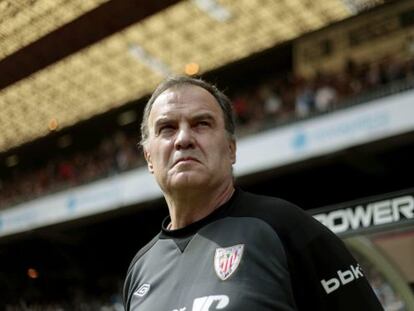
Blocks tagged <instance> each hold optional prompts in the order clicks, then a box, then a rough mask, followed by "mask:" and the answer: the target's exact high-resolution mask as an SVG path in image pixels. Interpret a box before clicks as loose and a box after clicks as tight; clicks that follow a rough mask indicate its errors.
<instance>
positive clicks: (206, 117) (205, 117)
mask: <svg viewBox="0 0 414 311" xmlns="http://www.w3.org/2000/svg"><path fill="white" fill-rule="evenodd" d="M174 119H175V118H174V117H168V116H162V117H160V118H158V119H157V120H156V121H155V123H154V128H159V127H160V126H162V125H164V124H168V123H170V122H174ZM190 120H191V121H200V120H208V121H210V122H215V118H214V117H213V115H212V114H211V113H209V112H202V113H198V114H195V115H194V116H192V117H190Z"/></svg>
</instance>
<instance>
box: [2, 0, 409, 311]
mask: <svg viewBox="0 0 414 311" xmlns="http://www.w3.org/2000/svg"><path fill="white" fill-rule="evenodd" d="M0 16H1V19H0V73H1V74H0V265H1V269H0V309H5V310H61V309H64V310H122V307H121V305H120V299H121V298H120V292H121V287H122V281H123V277H124V275H125V272H126V269H127V266H128V264H129V261H130V260H131V258H132V257H133V255H134V254H135V252H136V251H137V250H138V249H139V248H140V247H141V246H143V245H144V244H145V243H146V241H148V240H149V239H150V238H151V237H152V236H153V235H154V234H156V233H157V232H158V230H159V228H160V222H161V220H162V219H163V217H165V216H166V214H167V209H166V207H165V204H164V202H163V200H162V199H161V194H160V192H159V190H158V189H157V187H156V185H155V183H154V182H153V181H152V179H151V177H150V176H148V173H146V169H145V165H144V162H143V159H142V155H141V154H140V150H139V149H138V148H137V147H136V144H137V142H138V139H139V132H138V127H139V122H140V118H141V115H142V109H143V106H144V104H145V100H146V99H147V98H148V95H149V94H150V92H151V90H152V89H153V88H154V86H155V85H156V84H157V83H158V82H159V81H161V80H162V78H163V77H165V76H167V75H169V74H173V73H181V74H188V75H194V76H201V77H203V78H206V79H207V80H209V81H212V82H214V83H216V84H217V85H218V87H219V88H221V89H224V90H225V92H226V93H227V94H228V95H229V96H230V98H231V99H232V101H233V104H234V107H235V111H236V119H237V123H238V134H237V135H238V137H239V138H238V139H239V145H238V163H237V165H236V167H235V175H236V182H237V184H238V185H240V186H241V187H243V188H244V189H246V190H251V191H254V192H257V193H263V194H269V195H273V196H279V197H282V198H285V199H287V200H290V201H292V202H294V203H296V204H298V205H299V206H301V207H302V208H303V209H305V210H307V211H309V213H311V214H313V215H314V216H315V217H316V218H317V219H319V220H320V221H322V222H323V223H324V224H326V225H327V226H328V227H330V228H331V229H332V230H333V231H334V232H336V233H337V234H338V235H340V236H341V237H343V238H344V240H345V241H346V243H347V244H348V246H349V247H350V249H351V250H352V251H353V252H354V254H355V256H356V257H358V258H359V260H360V261H361V263H362V264H363V267H364V269H365V272H366V274H367V275H368V277H369V279H370V281H371V284H372V285H373V287H374V289H375V291H376V293H377V294H378V296H379V297H380V299H381V302H382V303H383V305H384V306H385V308H386V310H414V298H413V290H414V227H413V226H414V222H413V219H414V216H413V213H414V203H413V202H414V190H413V189H414V182H413V176H414V174H413V173H414V169H413V165H412V162H413V158H414V145H413V140H414V118H413V116H414V90H413V86H414V3H413V2H412V1H408V0H395V1H380V0H378V1H364V0H359V1H358V0H342V1H341V0H324V1H306V0H294V1H293V0H292V1H287V0H285V1H282V0H273V1H271V0H254V1H247V0H245V1H234V0H233V1H231V0H192V1H172V0H157V1H147V2H144V1H140V2H138V1H132V0H130V1H128V0H110V1H104V0H93V1H81V0H69V1H48V0H30V1H29V0H28V1H23V0H22V1H8V0H2V1H0Z"/></svg>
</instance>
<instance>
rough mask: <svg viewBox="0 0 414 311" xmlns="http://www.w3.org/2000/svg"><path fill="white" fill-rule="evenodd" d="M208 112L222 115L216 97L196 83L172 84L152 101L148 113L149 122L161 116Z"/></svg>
mask: <svg viewBox="0 0 414 311" xmlns="http://www.w3.org/2000/svg"><path fill="white" fill-rule="evenodd" d="M197 112H209V113H211V114H212V115H213V116H217V117H219V116H223V113H222V110H221V107H220V105H219V103H218V102H217V100H216V98H215V97H214V96H213V95H212V94H211V93H210V92H209V91H207V90H206V89H204V88H202V87H200V86H197V85H191V84H189V85H181V86H174V87H172V88H169V89H167V90H165V91H164V92H162V93H161V94H160V95H159V96H158V97H157V98H156V100H155V101H154V103H153V105H152V108H151V112H150V115H149V120H150V123H151V121H154V120H155V119H157V118H158V117H161V116H181V115H189V114H190V115H191V114H193V113H197Z"/></svg>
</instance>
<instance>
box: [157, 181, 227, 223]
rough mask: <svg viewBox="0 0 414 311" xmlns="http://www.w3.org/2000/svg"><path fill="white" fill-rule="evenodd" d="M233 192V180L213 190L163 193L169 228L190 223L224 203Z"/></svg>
mask: <svg viewBox="0 0 414 311" xmlns="http://www.w3.org/2000/svg"><path fill="white" fill-rule="evenodd" d="M233 192H234V186H233V182H232V181H230V182H228V183H226V184H223V186H221V187H218V188H217V189H213V190H210V191H208V190H206V189H199V190H194V189H191V191H189V190H186V191H177V192H175V193H168V194H166V193H164V195H165V199H166V201H167V205H168V209H169V212H170V217H171V224H170V226H169V229H171V230H175V229H180V228H183V227H185V226H188V225H189V224H192V223H194V222H196V221H198V220H200V219H202V218H204V217H206V216H208V215H209V214H211V213H212V212H213V211H214V210H215V209H217V208H218V207H220V206H221V205H223V204H224V203H226V202H227V201H228V200H229V199H230V198H231V196H232V194H233Z"/></svg>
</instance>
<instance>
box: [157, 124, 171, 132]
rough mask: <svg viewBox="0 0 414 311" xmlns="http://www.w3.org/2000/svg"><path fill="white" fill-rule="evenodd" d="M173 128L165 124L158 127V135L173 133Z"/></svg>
mask: <svg viewBox="0 0 414 311" xmlns="http://www.w3.org/2000/svg"><path fill="white" fill-rule="evenodd" d="M174 129H175V128H174V126H173V125H172V124H165V125H162V126H160V127H159V129H158V133H168V132H171V131H173V130H174Z"/></svg>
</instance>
